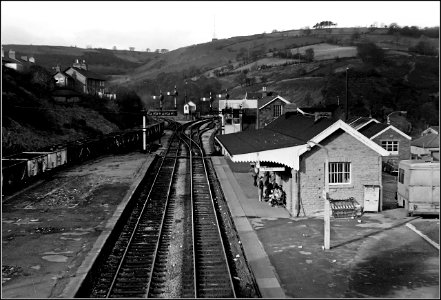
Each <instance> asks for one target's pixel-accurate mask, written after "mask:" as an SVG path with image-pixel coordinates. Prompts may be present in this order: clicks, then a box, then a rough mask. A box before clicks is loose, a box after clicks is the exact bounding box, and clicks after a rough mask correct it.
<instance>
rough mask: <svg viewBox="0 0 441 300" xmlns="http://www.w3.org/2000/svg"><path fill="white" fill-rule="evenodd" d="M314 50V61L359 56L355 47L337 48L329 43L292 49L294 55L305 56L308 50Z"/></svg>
mask: <svg viewBox="0 0 441 300" xmlns="http://www.w3.org/2000/svg"><path fill="white" fill-rule="evenodd" d="M308 48H312V49H314V60H315V61H318V60H326V59H334V58H336V57H339V58H342V57H355V56H357V48H356V47H354V46H348V47H343V46H337V45H331V44H327V43H321V44H316V45H311V46H304V47H300V48H294V49H291V53H292V54H294V55H295V54H297V52H299V53H301V54H305V51H306V49H308Z"/></svg>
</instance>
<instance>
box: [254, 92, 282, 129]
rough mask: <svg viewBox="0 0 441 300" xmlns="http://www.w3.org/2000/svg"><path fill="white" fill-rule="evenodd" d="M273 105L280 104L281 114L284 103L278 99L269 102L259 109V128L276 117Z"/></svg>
mask: <svg viewBox="0 0 441 300" xmlns="http://www.w3.org/2000/svg"><path fill="white" fill-rule="evenodd" d="M274 105H282V115H283V113H284V108H285V105H286V103H285V102H283V101H282V100H280V99H277V100H275V101H274V102H271V103H270V104H268V105H267V106H265V107H264V108H262V109H259V128H263V127H265V124H266V125H268V124H269V123H270V122H271V121H273V120H274V119H276V117H274Z"/></svg>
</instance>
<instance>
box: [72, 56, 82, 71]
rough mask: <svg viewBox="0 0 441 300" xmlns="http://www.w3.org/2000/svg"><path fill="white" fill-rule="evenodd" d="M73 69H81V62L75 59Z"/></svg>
mask: <svg viewBox="0 0 441 300" xmlns="http://www.w3.org/2000/svg"><path fill="white" fill-rule="evenodd" d="M72 67H74V68H78V69H81V64H80V60H79V59H78V58H77V59H75V62H74V63H73V64H72Z"/></svg>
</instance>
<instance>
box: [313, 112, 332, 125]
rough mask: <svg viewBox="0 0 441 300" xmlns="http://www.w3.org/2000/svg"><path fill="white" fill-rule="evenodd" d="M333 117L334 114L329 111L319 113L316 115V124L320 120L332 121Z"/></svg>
mask: <svg viewBox="0 0 441 300" xmlns="http://www.w3.org/2000/svg"><path fill="white" fill-rule="evenodd" d="M331 117H332V113H331V112H328V111H319V112H315V113H314V122H317V121H318V120H320V119H322V118H328V119H330V118H331Z"/></svg>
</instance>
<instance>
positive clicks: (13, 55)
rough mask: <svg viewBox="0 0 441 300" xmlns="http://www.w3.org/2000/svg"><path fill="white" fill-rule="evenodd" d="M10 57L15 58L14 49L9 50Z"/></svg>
mask: <svg viewBox="0 0 441 300" xmlns="http://www.w3.org/2000/svg"><path fill="white" fill-rule="evenodd" d="M9 58H12V59H15V51H14V50H12V49H11V50H9Z"/></svg>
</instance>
